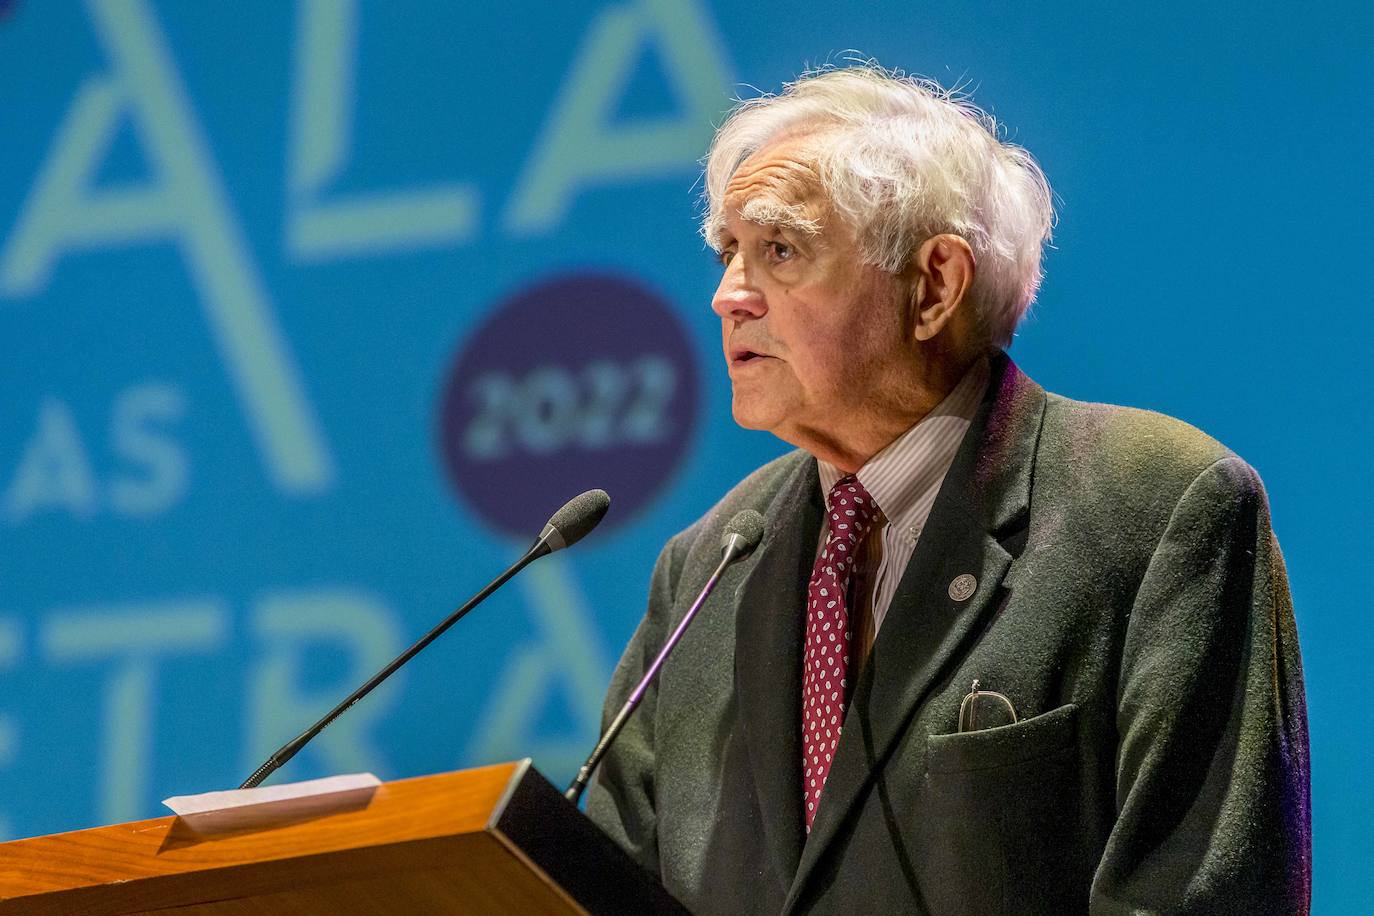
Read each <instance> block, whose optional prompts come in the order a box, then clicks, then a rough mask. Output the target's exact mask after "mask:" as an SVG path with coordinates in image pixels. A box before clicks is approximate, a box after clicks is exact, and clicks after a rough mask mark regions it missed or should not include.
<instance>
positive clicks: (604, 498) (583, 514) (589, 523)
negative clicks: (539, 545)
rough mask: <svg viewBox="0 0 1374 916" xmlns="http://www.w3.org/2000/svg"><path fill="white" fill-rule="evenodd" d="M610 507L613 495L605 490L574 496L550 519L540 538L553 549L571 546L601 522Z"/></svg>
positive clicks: (590, 491) (589, 491)
mask: <svg viewBox="0 0 1374 916" xmlns="http://www.w3.org/2000/svg"><path fill="white" fill-rule="evenodd" d="M610 507H611V497H610V496H608V495H607V494H606V491H605V490H588V491H587V492H586V493H582V494H580V495H578V496H574V497H573V498H572V499H570V500H568V501H567V502H566V503H564V504H563V508H562V509H559V510H558V511H557V512H555V513H554V514H553V517H552V518H550V519H549V523H548V524H547V525H545V526H544V531H543V532H542V533H541V534H540V535H539V537H540V540H542V541H544V542H545V543H546V544H548V546H549V548H550V549H551V550H562V549H563V548H564V547H571V546H572V545H573V544H576V543H577V542H578V541H580V540H582V539H583V538H584V537H586V536H587V534H588V533H589V532H590V531H591V530H592V529H593V528H595V527H596V526H597V525H599V524H600V523H601V519H602V517H603V516H604V515H605V514H606V510H607V509H609V508H610Z"/></svg>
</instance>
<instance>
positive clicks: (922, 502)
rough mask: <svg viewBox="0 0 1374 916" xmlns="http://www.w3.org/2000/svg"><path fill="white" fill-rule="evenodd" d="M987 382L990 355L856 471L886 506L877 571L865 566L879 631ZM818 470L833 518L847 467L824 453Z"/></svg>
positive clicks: (878, 531) (823, 533)
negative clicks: (834, 492)
mask: <svg viewBox="0 0 1374 916" xmlns="http://www.w3.org/2000/svg"><path fill="white" fill-rule="evenodd" d="M987 384H988V361H987V360H986V359H981V360H979V361H978V362H976V363H974V365H973V366H972V367H971V368H970V369H969V370H968V371H967V372H965V373H964V377H963V378H962V379H960V380H959V384H958V385H956V386H955V387H954V390H953V391H951V392H950V393H949V395H948V396H947V397H946V398H945V399H944V400H943V401H941V402H940V403H939V405H938V406H937V407H936V408H935V409H934V410H932V411H931V412H930V413H928V414H926V416H924V417H922V418H921V421H920V422H919V423H917V424H916V425H915V426H913V427H911V429H909V430H907V431H906V432H904V433H902V434H901V435H900V436H898V437H897V438H896V439H894V440H892V442H890V443H889V444H888V445H887V446H886V447H885V448H884V449H883V450H882V451H880V452H878V454H876V455H874V456H873V457H872V458H870V459H869V460H868V461H867V462H866V463H865V464H864V466H863V467H861V468H859V471H858V473H857V475H856V476H857V477H858V478H859V483H861V484H863V486H864V489H865V490H867V491H868V492H869V495H870V496H872V497H873V501H874V502H875V503H877V504H878V508H879V509H880V510H881V511H882V516H881V517H880V518H879V521H878V523H877V524H876V525H875V529H876V530H875V531H874V532H873V533H871V534H870V535H869V538H870V541H869V543H872V539H873V538H880V539H881V541H880V543H881V551H880V554H881V558H880V559H879V561H878V569H877V571H876V572H875V571H873V570H865V571H864V575H863V579H864V581H866V582H869V583H872V595H871V597H872V608H873V634H876V633H877V632H878V628H879V627H881V626H882V623H883V617H885V616H886V615H887V609H888V606H889V605H890V604H891V603H892V596H893V595H894V594H895V593H896V591H897V585H898V583H900V582H901V579H902V574H903V573H905V572H906V567H907V564H908V563H909V562H911V555H912V553H914V552H915V550H916V542H917V541H919V540H920V538H921V530H922V529H923V528H925V524H926V519H927V518H929V517H930V509H931V506H932V505H933V504H934V503H935V495H936V494H937V493H939V492H940V484H941V483H943V482H944V479H945V474H946V473H947V472H948V471H949V466H950V465H951V464H953V463H954V455H955V453H956V452H957V451H958V450H959V443H961V442H962V441H963V440H964V434H965V433H967V432H968V428H969V425H970V424H971V423H972V422H973V415H974V413H976V412H977V410H978V404H979V403H980V402H981V401H982V399H983V391H984V389H986V388H987ZM816 470H817V471H818V472H819V474H820V483H821V496H822V498H823V499H826V500H827V505H826V517H827V518H828V517H829V515H830V506H829V495H830V488H831V487H833V486H834V485H835V481H837V480H839V479H840V478H841V477H843V476H844V472H843V471H841V470H840V469H839V468H837V467H835V466H834V465H833V464H829V463H827V462H824V461H821V460H819V459H817V461H816ZM826 533H827V527H826V526H822V528H821V539H820V544H818V545H817V547H816V553H817V555H819V554H820V552H821V548H822V547H823V546H824V545H825V536H826ZM856 604H858V602H856Z"/></svg>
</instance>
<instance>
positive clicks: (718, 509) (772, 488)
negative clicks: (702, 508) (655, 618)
mask: <svg viewBox="0 0 1374 916" xmlns="http://www.w3.org/2000/svg"><path fill="white" fill-rule="evenodd" d="M814 461H815V459H814V458H812V457H811V455H809V454H807V453H806V452H804V451H802V450H801V449H794V450H792V451H790V452H787V453H786V454H783V455H780V456H778V457H777V458H774V459H773V460H772V461H770V462H768V463H767V464H765V465H763V466H762V467H760V468H758V469H757V470H755V471H753V472H752V473H750V474H749V476H747V477H745V478H744V479H743V480H741V481H740V482H739V483H737V484H735V485H734V486H733V487H731V488H730V489H729V491H727V492H726V494H725V495H724V496H722V497H721V498H720V500H719V501H717V502H716V504H715V505H714V506H712V507H711V508H710V509H707V510H706V512H705V513H704V514H703V515H702V516H701V517H700V518H698V519H697V520H696V521H695V522H693V523H692V524H691V525H689V526H687V527H686V528H685V529H683V530H682V531H680V532H678V533H677V534H676V535H674V536H673V538H672V540H670V541H669V542H668V544H669V548H670V549H671V548H678V549H683V550H690V549H691V546H692V545H693V544H695V543H697V542H698V541H702V540H703V539H704V540H706V541H708V542H710V543H711V544H712V547H711V550H712V553H713V554H714V552H715V551H716V550H717V549H718V545H716V543H715V542H716V541H718V540H719V537H720V533H721V531H722V530H723V529H724V528H725V526H726V525H727V524H729V522H730V519H732V518H734V517H735V514H736V513H738V512H743V511H744V510H745V509H753V510H754V511H756V512H759V513H761V514H763V515H764V516H765V517H766V516H767V515H768V511H767V510H768V507H769V506H771V505H772V504H773V502H774V500H775V499H776V498H777V497H778V495H779V493H781V492H782V490H783V489H784V488H786V487H787V486H788V485H789V483H791V482H792V481H793V480H794V479H795V477H796V475H797V474H798V473H801V472H802V471H803V470H805V468H806V464H807V462H814Z"/></svg>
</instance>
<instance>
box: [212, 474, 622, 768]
mask: <svg viewBox="0 0 1374 916" xmlns="http://www.w3.org/2000/svg"><path fill="white" fill-rule="evenodd" d="M610 507H611V498H610V497H609V496H607V495H606V491H605V490H588V491H587V492H585V493H583V494H581V495H579V496H574V497H573V498H572V499H570V500H568V502H567V503H565V504H564V505H563V508H561V509H559V510H558V511H557V512H555V513H554V514H553V517H552V518H550V519H549V522H548V524H547V525H545V526H544V530H543V531H541V532H540V533H539V537H538V538H536V539H535V542H534V543H533V544H532V545H530V548H529V550H526V551H525V555H524V556H522V557H521V558H520V559H519V560H516V561H515V565H514V566H512V567H511V568H510V569H507V570H506V571H505V572H503V573H501V575H499V576H497V577H496V578H495V579H493V580H492V581H491V583H490V584H489V585H487V587H486V588H484V589H482V590H481V591H480V592H478V593H477V594H476V595H473V596H472V598H470V599H469V600H468V602H467V604H464V605H463V606H462V607H460V608H459V609H458V610H456V611H454V612H453V613H452V614H450V615H449V616H448V618H447V619H446V620H444V622H443V623H441V624H439V625H438V626H437V627H435V628H434V629H432V630H430V631H429V632H428V633H426V634H425V635H424V636H423V637H421V638H420V641H419V642H417V643H415V645H413V646H411V647H410V648H409V649H406V650H405V651H404V652H402V653H401V654H400V655H398V656H396V657H395V658H394V659H392V660H391V662H390V663H389V664H388V665H387V666H386V667H385V668H383V669H382V670H381V671H378V672H377V673H376V674H374V675H373V676H372V677H371V679H369V680H368V682H367V683H366V684H364V685H363V686H361V687H359V688H358V689H357V690H355V691H353V693H351V694H349V695H348V697H347V698H346V699H345V700H344V701H343V702H342V703H340V704H339V705H338V706H335V707H334V708H333V709H331V710H330V711H329V712H328V713H327V714H325V716H324V718H322V719H320V721H318V722H316V723H315V724H314V725H312V726H310V727H309V728H307V729H306V730H305V731H303V732H301V733H300V734H299V735H297V736H296V737H295V738H293V739H292V740H290V741H288V742H287V743H286V744H284V745H282V746H281V747H280V748H278V749H277V750H276V752H275V753H273V754H272V756H271V757H268V758H267V760H266V761H264V762H263V765H262V766H260V767H258V768H257V769H256V770H254V771H253V775H252V776H249V777H248V778H247V779H245V780H244V781H243V785H241V786H239V788H240V789H252V788H256V787H257V786H258V785H259V784H261V783H262V781H263V780H264V779H266V778H267V777H268V776H270V775H272V773H273V772H274V771H276V770H277V768H278V767H280V766H281V765H282V764H284V763H286V762H287V761H288V760H290V759H291V758H292V757H294V756H296V754H297V752H299V751H300V749H301V748H303V747H305V746H306V745H307V744H309V743H310V740H311V739H312V738H314V737H315V736H316V735H318V734H319V733H320V732H322V731H324V730H325V729H326V728H327V727H328V726H329V723H331V722H333V721H334V720H335V719H337V718H338V717H339V716H341V715H343V714H344V713H345V712H347V711H348V709H349V707H351V706H352V705H353V704H354V703H356V702H358V701H359V700H361V699H362V698H363V697H365V696H367V695H368V694H369V693H371V692H372V691H373V689H374V688H376V687H377V685H378V684H380V683H381V682H382V681H384V680H386V679H387V678H389V677H391V675H393V674H395V673H396V669H398V668H400V667H401V666H402V665H404V664H405V663H406V662H408V661H410V660H411V659H412V658H414V657H415V656H416V655H417V654H419V652H420V650H421V649H423V648H425V646H428V645H429V644H430V643H432V642H434V640H436V639H438V638H439V637H440V636H442V635H443V633H444V631H445V630H447V629H448V628H449V627H451V626H453V625H454V624H455V623H457V622H458V621H459V620H461V619H463V615H465V614H467V612H468V611H470V610H472V609H473V608H475V607H476V606H477V605H479V604H481V603H482V602H483V601H484V600H486V598H487V596H488V595H490V594H491V593H492V592H494V591H496V590H497V589H498V588H500V587H501V586H503V585H505V584H506V582H507V581H509V580H510V579H511V578H512V577H513V576H514V575H515V574H516V573H518V572H519V571H520V570H522V569H524V568H525V567H526V566H528V565H530V564H531V563H533V562H534V561H535V560H537V559H539V558H540V557H544V556H548V555H549V554H551V553H554V552H555V551H559V550H562V549H563V548H565V547H571V546H572V545H573V544H576V543H577V542H578V541H580V540H582V538H584V537H585V536H586V535H587V534H588V533H589V532H590V531H591V530H592V529H593V528H595V527H596V526H597V524H598V523H600V521H601V519H602V517H603V516H604V515H605V514H606V510H607V509H609V508H610Z"/></svg>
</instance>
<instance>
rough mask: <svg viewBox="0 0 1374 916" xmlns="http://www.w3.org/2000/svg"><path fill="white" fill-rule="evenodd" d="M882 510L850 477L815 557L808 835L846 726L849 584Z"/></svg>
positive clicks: (833, 496)
mask: <svg viewBox="0 0 1374 916" xmlns="http://www.w3.org/2000/svg"><path fill="white" fill-rule="evenodd" d="M877 514H878V507H877V505H876V504H875V503H874V502H873V498H872V497H871V496H869V495H868V491H867V490H865V489H864V488H863V484H861V483H859V479H858V478H857V477H854V476H853V475H850V476H848V477H841V478H840V479H839V480H837V481H835V486H833V487H832V488H831V489H830V511H829V513H828V515H827V516H826V524H827V526H828V533H827V534H826V537H825V546H824V547H822V548H821V554H820V556H819V557H817V558H816V568H815V569H814V570H812V572H811V584H810V587H809V589H808V593H807V604H806V646H805V649H804V651H805V655H804V662H803V665H802V796H803V798H804V800H805V805H806V808H805V812H806V832H807V833H810V832H811V822H812V821H814V820H815V819H816V809H817V808H819V807H820V803H821V790H822V789H824V788H825V778H826V776H828V775H829V773H830V762H831V760H832V758H833V757H834V756H835V745H836V744H838V743H839V740H840V727H841V726H842V725H843V724H844V711H845V704H846V703H847V701H848V698H847V697H846V695H845V690H846V688H847V687H848V686H849V680H848V671H849V633H850V627H849V601H850V597H849V585H850V583H851V582H852V581H853V578H854V556H855V554H856V553H857V552H858V550H859V545H860V544H861V543H863V539H864V537H865V536H866V535H867V534H868V529H869V528H870V527H871V526H872V525H873V519H874V518H875V517H876V516H877Z"/></svg>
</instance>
